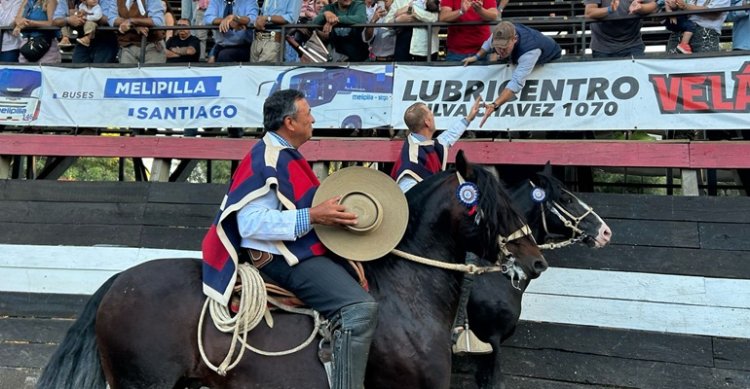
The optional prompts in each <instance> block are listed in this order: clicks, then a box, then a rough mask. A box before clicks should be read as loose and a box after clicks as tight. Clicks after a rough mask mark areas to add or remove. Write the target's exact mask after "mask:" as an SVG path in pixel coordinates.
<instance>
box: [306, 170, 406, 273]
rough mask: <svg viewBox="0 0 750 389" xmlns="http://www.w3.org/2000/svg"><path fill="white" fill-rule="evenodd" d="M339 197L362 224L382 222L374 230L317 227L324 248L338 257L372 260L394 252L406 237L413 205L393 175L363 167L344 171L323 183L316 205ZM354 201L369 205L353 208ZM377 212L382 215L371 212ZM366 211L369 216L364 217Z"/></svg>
mask: <svg viewBox="0 0 750 389" xmlns="http://www.w3.org/2000/svg"><path fill="white" fill-rule="evenodd" d="M335 196H343V197H342V204H344V205H345V206H347V212H353V213H356V214H357V217H358V219H359V223H360V224H362V223H364V222H365V221H372V220H373V219H379V222H378V223H372V224H371V228H370V229H367V230H363V231H357V229H358V228H359V227H365V226H360V225H359V224H358V225H356V226H354V227H355V228H353V229H352V228H343V227H333V226H325V225H320V224H315V225H313V228H314V229H315V232H316V233H317V235H318V238H320V241H321V242H322V243H323V245H325V246H326V247H327V248H328V249H329V250H331V251H333V252H334V253H335V254H337V255H339V256H341V257H342V258H345V259H350V260H353V261H371V260H373V259H378V258H382V257H384V256H385V255H386V254H388V253H389V252H391V250H393V249H394V248H395V247H396V245H398V243H399V242H400V241H401V238H403V236H404V232H406V224H407V223H408V221H409V205H408V203H407V201H406V196H405V195H404V193H403V192H401V188H399V186H398V185H397V184H396V182H395V181H393V179H392V178H391V177H390V176H388V175H386V174H384V173H382V172H380V171H377V170H375V169H370V168H365V167H361V166H352V167H348V168H344V169H341V170H339V171H337V172H336V173H334V174H332V175H331V176H329V177H328V178H326V179H325V180H323V183H322V184H321V185H320V187H318V190H317V191H316V192H315V196H314V197H313V206H316V205H318V204H320V203H322V202H324V201H326V200H328V199H330V198H332V197H335ZM350 198H352V199H355V200H353V201H366V202H368V204H365V205H367V206H364V207H359V206H351V205H352V203H350V202H349V200H348V199H350ZM363 199H364V200H363ZM369 205H372V207H370V206H369ZM374 209H377V210H378V211H377V212H376V213H378V214H376V215H373V214H370V213H371V212H368V210H369V211H371V210H374ZM363 212H365V213H367V214H361V213H363Z"/></svg>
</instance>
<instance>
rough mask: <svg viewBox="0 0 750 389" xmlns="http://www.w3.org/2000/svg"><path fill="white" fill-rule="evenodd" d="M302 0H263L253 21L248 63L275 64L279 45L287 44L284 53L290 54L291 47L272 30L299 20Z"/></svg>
mask: <svg viewBox="0 0 750 389" xmlns="http://www.w3.org/2000/svg"><path fill="white" fill-rule="evenodd" d="M301 7H302V0H264V1H263V7H262V8H261V12H260V16H258V17H257V18H256V19H255V39H253V44H252V46H251V49H250V62H276V60H277V59H278V58H279V52H280V51H281V44H282V43H284V44H287V46H286V47H285V48H284V52H292V51H294V49H292V47H291V46H289V45H288V43H286V40H285V39H283V37H282V35H281V30H278V29H274V27H276V26H281V25H284V24H294V23H296V22H297V19H299V11H300V8H301Z"/></svg>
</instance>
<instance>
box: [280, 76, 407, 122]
mask: <svg viewBox="0 0 750 389" xmlns="http://www.w3.org/2000/svg"><path fill="white" fill-rule="evenodd" d="M280 89H297V90H299V91H302V92H304V93H305V97H306V98H307V101H308V102H309V104H310V107H311V108H312V109H313V114H314V115H315V127H316V128H376V127H382V126H388V125H389V123H390V119H391V102H392V94H393V65H385V66H360V67H357V68H356V69H354V68H345V67H297V68H292V69H289V70H287V71H284V72H282V73H280V74H279V75H278V77H277V78H276V82H275V83H274V85H273V88H272V89H271V92H270V93H273V92H275V91H277V90H280ZM316 107H320V108H322V109H317V110H316V109H315V108H316Z"/></svg>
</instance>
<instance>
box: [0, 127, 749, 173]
mask: <svg viewBox="0 0 750 389" xmlns="http://www.w3.org/2000/svg"><path fill="white" fill-rule="evenodd" d="M255 142H257V140H256V139H226V138H223V139H218V138H177V137H155V136H154V137H152V136H142V137H108V136H72V135H38V134H7V135H6V134H4V135H0V155H21V156H23V155H43V156H69V157H73V156H80V157H125V158H165V159H166V158H178V159H207V160H240V159H242V157H244V156H245V154H246V153H247V151H248V150H250V148H251V147H252V146H253V145H254V144H255ZM402 145H403V140H401V139H399V140H391V139H362V138H350V139H349V138H345V139H341V138H315V139H312V140H310V141H308V142H307V143H305V144H304V145H303V146H302V148H301V151H302V154H303V155H305V157H306V158H307V160H308V161H310V162H319V161H371V162H392V161H394V160H395V159H396V157H397V156H398V153H399V151H400V150H401V147H402ZM458 150H464V151H465V153H466V154H467V156H468V158H469V159H470V160H471V161H472V162H475V163H479V164H487V165H492V164H522V165H527V164H529V165H532V164H533V165H541V164H544V163H546V162H547V161H550V162H551V163H552V164H553V165H558V166H602V167H616V166H621V167H664V168H667V167H674V168H694V169H700V168H750V158H748V157H747V155H750V142H742V141H740V142H687V141H658V142H655V141H615V140H608V141H590V140H589V141H581V140H556V141H547V140H513V141H508V140H499V141H489V140H488V141H484V140H468V141H460V142H458V144H457V145H456V146H454V147H452V148H451V154H450V160H451V161H452V160H453V158H455V155H456V152H457V151H458Z"/></svg>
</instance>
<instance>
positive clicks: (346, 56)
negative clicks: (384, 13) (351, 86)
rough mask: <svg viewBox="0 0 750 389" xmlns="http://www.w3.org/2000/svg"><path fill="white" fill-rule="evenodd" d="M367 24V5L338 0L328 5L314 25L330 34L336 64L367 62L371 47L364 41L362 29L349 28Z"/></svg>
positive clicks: (359, 2)
mask: <svg viewBox="0 0 750 389" xmlns="http://www.w3.org/2000/svg"><path fill="white" fill-rule="evenodd" d="M366 22H367V11H366V10H365V4H364V3H363V2H362V1H360V0H358V1H353V0H338V1H337V2H335V3H332V4H328V5H326V6H325V7H323V9H322V10H321V12H320V13H319V14H318V16H316V17H315V19H313V21H312V23H313V24H318V25H322V26H323V33H324V34H328V40H329V42H330V43H331V45H332V46H333V48H334V52H332V53H331V55H332V56H333V60H334V62H346V61H350V62H362V61H366V60H367V56H368V52H369V47H368V46H367V43H365V42H363V41H362V30H363V28H362V27H357V28H352V27H348V26H351V25H352V24H363V23H366Z"/></svg>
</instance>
